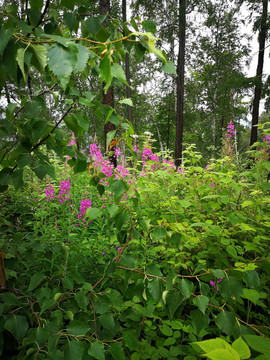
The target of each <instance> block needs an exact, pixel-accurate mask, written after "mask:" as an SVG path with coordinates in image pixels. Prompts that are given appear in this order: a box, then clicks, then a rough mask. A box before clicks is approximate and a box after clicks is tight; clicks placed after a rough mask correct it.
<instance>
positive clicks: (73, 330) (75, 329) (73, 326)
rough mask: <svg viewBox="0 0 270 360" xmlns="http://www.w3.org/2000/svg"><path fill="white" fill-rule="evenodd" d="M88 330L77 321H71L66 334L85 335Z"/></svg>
mask: <svg viewBox="0 0 270 360" xmlns="http://www.w3.org/2000/svg"><path fill="white" fill-rule="evenodd" d="M89 329H90V328H89V327H88V326H87V325H85V324H84V323H83V322H81V321H79V320H71V321H70V323H69V324H68V326H67V332H68V333H69V334H71V335H85V334H86V333H87V331H88V330H89Z"/></svg>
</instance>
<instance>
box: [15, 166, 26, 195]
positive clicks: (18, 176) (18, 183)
mask: <svg viewBox="0 0 270 360" xmlns="http://www.w3.org/2000/svg"><path fill="white" fill-rule="evenodd" d="M12 183H13V185H14V188H15V190H16V191H17V190H19V189H20V188H21V187H22V186H23V184H24V182H23V169H17V170H15V171H14V172H13V173H12Z"/></svg>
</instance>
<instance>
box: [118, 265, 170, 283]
mask: <svg viewBox="0 0 270 360" xmlns="http://www.w3.org/2000/svg"><path fill="white" fill-rule="evenodd" d="M117 268H118V269H123V270H127V271H133V272H136V273H138V274H142V275H144V276H146V277H152V278H155V279H160V280H162V281H163V282H166V278H164V277H160V276H156V275H152V274H148V273H145V272H143V271H140V270H137V269H130V268H126V267H124V266H117Z"/></svg>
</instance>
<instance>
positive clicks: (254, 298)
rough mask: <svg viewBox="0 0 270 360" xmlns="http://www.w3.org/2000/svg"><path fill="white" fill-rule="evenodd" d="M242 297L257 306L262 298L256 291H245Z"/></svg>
mask: <svg viewBox="0 0 270 360" xmlns="http://www.w3.org/2000/svg"><path fill="white" fill-rule="evenodd" d="M242 297H243V298H244V299H248V300H250V301H251V302H253V304H255V305H256V304H257V302H258V300H259V299H260V297H261V296H260V293H259V292H258V291H257V290H255V289H244V290H243V294H242Z"/></svg>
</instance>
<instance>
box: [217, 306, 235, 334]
mask: <svg viewBox="0 0 270 360" xmlns="http://www.w3.org/2000/svg"><path fill="white" fill-rule="evenodd" d="M235 323H236V320H235V316H234V314H233V313H231V312H229V311H222V312H221V313H219V314H218V316H217V317H216V325H217V326H218V328H219V329H220V330H221V331H223V332H224V333H225V334H227V335H229V336H230V335H232V333H233V329H234V326H235Z"/></svg>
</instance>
